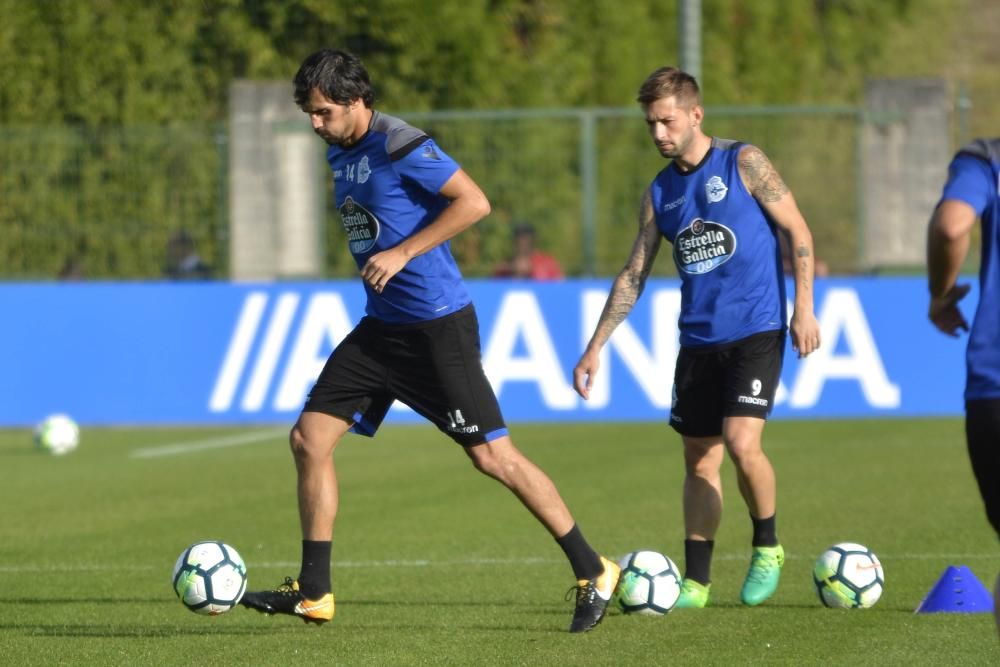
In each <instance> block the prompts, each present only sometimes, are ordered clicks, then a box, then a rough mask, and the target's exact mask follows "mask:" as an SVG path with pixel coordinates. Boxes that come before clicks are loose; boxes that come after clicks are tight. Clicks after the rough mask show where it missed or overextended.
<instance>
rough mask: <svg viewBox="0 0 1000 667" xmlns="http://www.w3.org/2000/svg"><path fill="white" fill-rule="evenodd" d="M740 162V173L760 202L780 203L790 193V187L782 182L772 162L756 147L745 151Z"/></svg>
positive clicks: (742, 152) (747, 148) (741, 154)
mask: <svg viewBox="0 0 1000 667" xmlns="http://www.w3.org/2000/svg"><path fill="white" fill-rule="evenodd" d="M739 161H740V172H741V173H742V174H743V177H744V178H745V179H746V181H747V189H749V190H750V194H752V195H753V196H754V198H755V199H757V200H758V201H760V202H762V203H765V202H773V201H778V200H779V199H781V198H782V197H784V196H785V193H787V192H788V186H787V185H785V182H784V181H783V180H781V176H779V175H778V172H777V170H776V169H775V168H774V166H773V165H772V164H771V161H770V160H768V159H767V156H766V155H764V152H763V151H762V150H760V149H759V148H757V147H756V146H748V147H746V148H745V149H743V150H742V151H741V152H740V158H739Z"/></svg>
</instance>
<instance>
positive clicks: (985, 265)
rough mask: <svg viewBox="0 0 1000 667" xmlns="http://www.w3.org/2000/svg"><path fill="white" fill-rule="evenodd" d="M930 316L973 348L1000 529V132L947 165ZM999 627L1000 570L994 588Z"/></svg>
mask: <svg viewBox="0 0 1000 667" xmlns="http://www.w3.org/2000/svg"><path fill="white" fill-rule="evenodd" d="M977 218H978V219H979V220H981V221H982V255H981V259H980V267H979V305H978V306H977V307H976V316H975V319H974V320H973V321H972V330H971V331H969V324H968V322H966V320H965V317H964V316H963V315H962V312H961V311H960V310H959V309H958V302H959V301H961V300H962V299H963V298H964V297H965V295H966V294H968V293H969V285H967V284H962V285H959V284H958V274H959V271H960V270H961V268H962V262H963V261H964V260H965V256H966V254H968V252H969V238H970V236H971V234H972V228H973V227H974V226H975V224H976V219H977ZM927 272H928V279H929V281H928V282H929V284H928V287H929V288H930V293H931V302H930V308H929V311H928V316H929V317H930V319H931V322H933V323H934V326H936V327H937V328H938V329H940V330H941V331H942V332H944V333H946V334H948V335H949V336H958V330H959V329H965V330H966V331H969V344H968V347H967V348H966V383H965V437H966V444H967V445H968V449H969V458H970V459H971V461H972V471H973V473H974V474H975V476H976V482H977V483H978V484H979V492H980V494H981V495H982V497H983V502H984V504H985V505H986V516H987V518H988V519H989V521H990V523H991V524H992V526H993V529H994V530H995V531H996V532H997V536H1000V138H995V139H977V140H976V141H974V142H972V143H971V144H969V145H968V146H965V147H964V148H962V149H961V150H960V151H959V152H958V154H957V155H955V157H954V159H952V161H951V166H950V167H949V169H948V182H947V183H946V184H945V186H944V193H943V194H942V195H941V201H940V202H938V205H937V208H935V209H934V215H933V216H932V217H931V221H930V224H929V225H928V233H927ZM993 597H994V605H993V613H994V616H995V617H996V622H997V631H998V632H1000V575H998V576H997V580H996V584H995V585H994V589H993Z"/></svg>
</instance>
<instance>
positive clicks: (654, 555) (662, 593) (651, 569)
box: [615, 551, 681, 616]
mask: <svg viewBox="0 0 1000 667" xmlns="http://www.w3.org/2000/svg"><path fill="white" fill-rule="evenodd" d="M618 564H619V565H620V566H621V568H622V574H621V578H620V579H619V580H618V589H617V591H616V593H615V597H616V598H617V600H618V606H619V607H620V608H621V610H622V611H623V612H625V613H626V614H643V615H646V616H662V615H663V614H666V613H668V612H669V611H670V610H671V609H673V608H674V605H675V604H677V598H678V597H680V594H681V576H680V574H679V571H678V569H677V566H676V565H675V564H674V562H673V561H672V560H670V559H669V558H667V557H666V556H664V555H663V554H661V553H658V552H656V551H633V552H632V553H629V554H626V555H625V556H623V557H622V559H621V560H620V561H619V562H618Z"/></svg>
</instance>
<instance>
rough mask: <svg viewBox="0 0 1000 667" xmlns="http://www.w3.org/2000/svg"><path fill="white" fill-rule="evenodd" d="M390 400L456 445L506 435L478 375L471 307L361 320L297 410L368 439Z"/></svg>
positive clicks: (492, 397)
mask: <svg viewBox="0 0 1000 667" xmlns="http://www.w3.org/2000/svg"><path fill="white" fill-rule="evenodd" d="M396 399H398V400H399V401H401V402H402V403H405V404H406V405H408V406H410V407H411V408H413V409H414V410H415V411H416V412H417V413H418V414H420V415H422V416H423V417H425V418H426V419H428V420H429V421H431V422H432V423H433V424H434V425H435V426H437V427H438V428H439V429H441V431H443V432H444V433H445V434H447V435H448V436H449V437H451V438H452V439H453V440H454V441H455V442H457V443H459V444H460V445H463V446H470V445H477V444H480V443H482V442H487V441H490V440H495V439H497V438H499V437H501V436H504V435H506V434H507V427H506V425H505V424H504V421H503V415H501V413H500V406H499V404H498V403H497V398H496V394H494V393H493V387H492V386H491V385H490V383H489V380H487V379H486V374H485V373H484V372H483V364H482V360H481V356H480V345H479V321H478V319H477V318H476V311H475V309H474V308H473V306H472V304H469V305H468V306H466V307H465V308H463V309H462V310H459V311H457V312H454V313H452V314H450V315H446V316H444V317H442V318H440V319H437V320H430V321H427V322H417V323H414V324H386V323H385V322H382V321H380V320H376V319H374V318H372V317H364V318H362V320H361V322H359V323H358V326H357V327H355V328H354V330H353V331H351V333H349V334H348V335H347V337H346V338H344V340H343V341H341V343H340V345H338V346H337V348H336V349H335V350H334V351H333V353H332V354H331V355H330V358H329V359H328V360H327V362H326V365H325V366H324V367H323V371H322V372H321V373H320V375H319V379H317V380H316V384H315V385H314V386H313V388H312V391H310V392H309V397H308V398H307V399H306V404H305V408H304V410H305V411H306V412H322V413H325V414H328V415H333V416H335V417H341V418H343V419H346V420H348V421H353V422H354V426H353V427H352V430H353V431H354V432H356V433H361V434H362V435H368V436H373V435H375V431H377V430H378V427H379V425H380V424H381V423H382V420H383V419H384V418H385V415H386V413H387V412H388V411H389V406H390V405H392V402H393V401H394V400H396Z"/></svg>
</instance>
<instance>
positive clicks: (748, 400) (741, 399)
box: [736, 396, 767, 408]
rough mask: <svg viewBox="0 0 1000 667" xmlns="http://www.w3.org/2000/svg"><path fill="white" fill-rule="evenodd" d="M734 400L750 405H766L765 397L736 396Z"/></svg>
mask: <svg viewBox="0 0 1000 667" xmlns="http://www.w3.org/2000/svg"><path fill="white" fill-rule="evenodd" d="M736 400H737V401H738V402H740V403H749V404H750V405H759V406H761V407H764V408H766V407H767V399H766V398H757V397H756V396H737V397H736Z"/></svg>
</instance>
